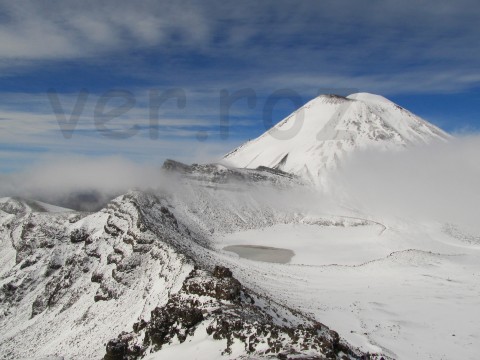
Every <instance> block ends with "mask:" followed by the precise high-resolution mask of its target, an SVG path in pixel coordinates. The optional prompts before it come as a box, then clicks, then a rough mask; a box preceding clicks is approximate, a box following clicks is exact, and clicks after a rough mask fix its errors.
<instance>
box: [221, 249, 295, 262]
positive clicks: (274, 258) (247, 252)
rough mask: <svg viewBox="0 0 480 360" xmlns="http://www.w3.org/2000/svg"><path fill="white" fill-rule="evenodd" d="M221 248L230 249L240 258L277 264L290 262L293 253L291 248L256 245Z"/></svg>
mask: <svg viewBox="0 0 480 360" xmlns="http://www.w3.org/2000/svg"><path fill="white" fill-rule="evenodd" d="M223 250H226V251H231V252H233V253H235V254H237V255H238V256H240V257H241V258H245V259H249V260H255V261H265V262H271V263H278V264H286V263H288V262H290V260H291V259H292V257H293V256H294V255H295V253H294V252H293V251H292V250H288V249H280V248H275V247H269V246H258V245H230V246H226V247H224V248H223Z"/></svg>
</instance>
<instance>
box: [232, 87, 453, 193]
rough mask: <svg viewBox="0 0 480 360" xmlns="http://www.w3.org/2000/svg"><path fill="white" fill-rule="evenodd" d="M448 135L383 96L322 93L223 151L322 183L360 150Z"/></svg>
mask: <svg viewBox="0 0 480 360" xmlns="http://www.w3.org/2000/svg"><path fill="white" fill-rule="evenodd" d="M448 138H449V135H448V134H446V133H445V132H443V131H442V130H440V129H439V128H437V127H435V126H434V125H432V124H430V123H428V122H427V121H425V120H423V119H421V118H420V117H418V116H416V115H414V114H412V113H411V112H409V111H407V110H405V109H404V108H402V107H400V106H398V105H396V104H394V103H393V102H391V101H389V100H387V99H386V98H384V97H382V96H379V95H373V94H368V93H358V94H352V95H349V96H348V97H341V96H336V95H321V96H319V97H317V98H315V99H313V100H311V101H310V102H308V103H307V104H305V105H304V106H302V107H301V108H300V109H298V110H296V111H295V112H293V113H292V114H290V115H289V116H287V117H286V118H285V119H283V120H282V121H280V122H279V123H278V124H276V125H275V126H274V127H273V128H271V129H270V130H268V131H267V132H265V133H264V134H263V135H261V136H259V137H258V138H256V139H254V140H251V141H248V142H247V143H245V144H243V145H241V146H239V147H238V148H236V149H234V150H233V151H231V152H230V153H228V154H227V155H225V157H224V161H225V162H226V163H227V164H230V165H231V166H235V167H238V168H253V169H254V168H257V167H258V166H267V167H270V168H275V169H279V170H282V171H285V172H289V173H293V174H296V175H300V176H301V177H303V178H304V179H307V180H309V181H312V182H313V183H323V182H324V181H325V173H326V170H331V169H334V168H336V167H337V166H338V163H339V161H341V160H342V159H343V158H344V157H345V156H347V155H348V154H349V153H351V152H352V151H354V150H356V149H365V148H372V147H374V148H378V149H382V150H385V149H388V150H392V149H402V148H405V147H408V146H412V145H414V144H428V143H431V142H433V141H437V140H446V139H448Z"/></svg>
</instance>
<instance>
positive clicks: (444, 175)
mask: <svg viewBox="0 0 480 360" xmlns="http://www.w3.org/2000/svg"><path fill="white" fill-rule="evenodd" d="M479 157H480V136H473V135H472V136H460V137H457V138H453V139H451V141H449V142H448V143H434V144H430V145H425V146H418V147H412V148H409V149H408V150H404V151H399V152H394V153H391V152H378V151H361V152H358V153H356V154H354V155H352V156H351V157H350V159H349V160H347V161H346V162H345V163H344V164H343V166H342V167H341V168H340V169H339V171H338V172H337V173H336V174H335V175H334V183H335V184H336V185H339V187H340V188H341V189H342V190H341V191H342V192H343V195H345V194H347V196H348V198H349V199H350V201H353V202H354V204H355V206H356V207H359V208H360V209H362V211H363V212H365V213H368V214H371V215H372V216H396V217H402V218H406V219H417V220H434V221H442V222H458V223H464V224H470V225H475V224H477V223H478V216H479V214H480V159H479ZM339 191H340V190H339ZM337 194H339V193H338V192H337Z"/></svg>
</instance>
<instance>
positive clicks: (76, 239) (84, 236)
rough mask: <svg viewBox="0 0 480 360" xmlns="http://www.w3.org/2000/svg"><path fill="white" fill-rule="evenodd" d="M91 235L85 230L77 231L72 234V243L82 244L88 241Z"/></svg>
mask: <svg viewBox="0 0 480 360" xmlns="http://www.w3.org/2000/svg"><path fill="white" fill-rule="evenodd" d="M88 237H89V234H88V233H87V231H85V229H82V228H80V229H75V230H73V231H72V232H71V233H70V241H71V242H72V243H81V242H85V241H87V240H88Z"/></svg>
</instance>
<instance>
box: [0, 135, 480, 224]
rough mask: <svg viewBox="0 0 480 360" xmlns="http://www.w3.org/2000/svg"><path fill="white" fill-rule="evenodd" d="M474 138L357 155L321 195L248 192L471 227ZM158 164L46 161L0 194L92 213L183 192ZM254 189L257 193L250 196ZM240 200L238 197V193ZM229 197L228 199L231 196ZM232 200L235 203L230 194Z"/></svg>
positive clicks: (2, 185)
mask: <svg viewBox="0 0 480 360" xmlns="http://www.w3.org/2000/svg"><path fill="white" fill-rule="evenodd" d="M479 155H480V136H461V137H457V138H454V139H452V140H451V141H450V142H448V143H436V144H431V145H425V146H419V147H413V148H410V149H408V150H404V151H398V152H393V153H392V152H379V151H373V150H370V151H359V152H357V153H355V154H353V155H352V156H351V157H349V158H348V159H346V160H345V161H344V162H343V163H342V164H341V167H340V169H339V170H338V171H336V172H335V173H333V174H331V176H332V179H333V181H331V183H333V184H334V186H332V188H331V191H329V192H328V193H327V194H324V193H321V192H318V193H316V194H315V195H312V191H304V190H298V189H297V190H295V189H293V190H286V189H283V190H280V191H278V190H275V189H271V191H268V189H265V188H263V189H261V190H260V191H259V190H258V189H257V190H255V189H254V188H251V187H242V186H241V184H239V188H240V187H241V188H242V191H251V192H252V193H251V194H250V195H251V196H252V197H254V198H256V199H258V200H259V201H261V202H262V201H263V202H265V203H268V206H272V207H277V208H279V209H281V208H283V210H286V209H285V208H286V207H287V208H288V209H290V210H293V211H296V210H295V209H298V210H301V209H303V210H304V211H306V212H311V211H318V212H322V213H335V214H338V215H340V213H339V208H340V207H339V206H338V204H342V205H343V204H346V205H347V206H348V207H350V208H355V209H358V210H360V211H361V212H362V213H364V214H366V215H368V216H370V217H372V218H375V217H377V218H386V217H400V218H402V219H407V220H408V219H411V220H420V221H441V222H453V223H462V224H465V225H475V224H477V223H478V214H479V213H480V189H479V186H480V181H479V180H480V161H479V159H478V157H479ZM181 186H182V185H179V184H178V182H176V181H175V180H174V181H172V178H171V177H168V176H165V174H164V173H163V172H162V170H161V164H158V165H155V166H152V165H143V164H136V163H133V162H131V161H129V160H125V159H122V158H118V157H102V158H93V159H92V158H82V157H54V158H53V157H52V158H48V159H45V160H44V161H42V162H40V163H37V164H36V165H34V166H32V167H30V168H29V169H27V170H25V171H23V172H18V173H14V174H7V175H2V176H1V177H0V196H2V197H3V196H19V197H23V198H28V199H34V200H40V201H44V202H47V203H51V204H55V205H59V206H64V207H67V208H72V209H75V210H86V211H93V210H98V209H100V208H101V207H102V206H104V205H105V204H106V203H107V202H108V201H109V200H111V199H112V198H114V197H116V196H118V195H121V194H123V193H126V192H127V191H128V190H130V189H166V190H168V191H170V192H182V191H183V190H182V188H181ZM254 191H255V192H254ZM239 193H240V194H239V195H238V196H242V194H241V191H240V192H239ZM232 196H233V195H232ZM231 201H233V202H235V199H234V196H233V197H232V199H231Z"/></svg>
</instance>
